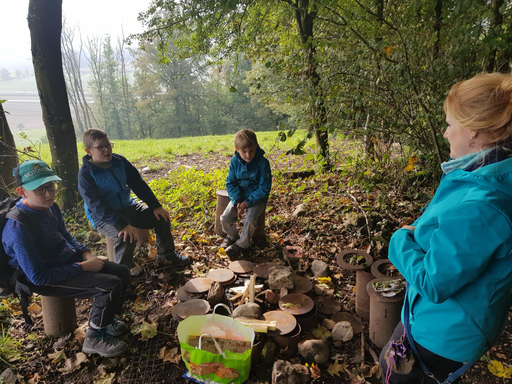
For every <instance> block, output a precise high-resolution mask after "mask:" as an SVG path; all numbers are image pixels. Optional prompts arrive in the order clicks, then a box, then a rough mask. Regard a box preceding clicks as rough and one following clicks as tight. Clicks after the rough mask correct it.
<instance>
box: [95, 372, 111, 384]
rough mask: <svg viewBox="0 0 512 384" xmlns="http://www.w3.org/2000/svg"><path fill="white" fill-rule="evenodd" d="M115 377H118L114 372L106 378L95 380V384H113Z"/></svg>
mask: <svg viewBox="0 0 512 384" xmlns="http://www.w3.org/2000/svg"><path fill="white" fill-rule="evenodd" d="M115 377H116V374H115V373H114V372H112V373H109V374H108V375H107V376H105V377H101V378H99V379H96V380H94V381H93V384H112V383H113V380H114V379H115Z"/></svg>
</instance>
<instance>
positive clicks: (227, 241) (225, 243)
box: [220, 235, 237, 249]
mask: <svg viewBox="0 0 512 384" xmlns="http://www.w3.org/2000/svg"><path fill="white" fill-rule="evenodd" d="M236 240H237V239H233V238H232V237H230V236H228V235H226V237H225V238H224V241H223V242H222V244H221V245H220V247H221V248H224V249H226V248H227V247H229V246H231V245H233V244H235V243H236Z"/></svg>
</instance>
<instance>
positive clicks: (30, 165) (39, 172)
mask: <svg viewBox="0 0 512 384" xmlns="http://www.w3.org/2000/svg"><path fill="white" fill-rule="evenodd" d="M13 174H14V177H15V178H16V184H18V186H22V187H23V188H25V189H26V190H27V191H33V190H34V189H37V188H39V187H40V186H41V185H43V184H46V183H49V182H50V181H62V179H61V178H60V177H58V176H55V173H53V171H52V169H51V168H50V167H49V166H48V164H46V163H45V162H44V161H41V160H37V159H34V160H27V161H24V162H23V163H21V164H20V165H19V166H17V167H16V168H14V172H13Z"/></svg>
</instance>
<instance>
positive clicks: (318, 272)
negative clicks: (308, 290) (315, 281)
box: [311, 260, 329, 277]
mask: <svg viewBox="0 0 512 384" xmlns="http://www.w3.org/2000/svg"><path fill="white" fill-rule="evenodd" d="M311 272H313V275H315V276H316V277H327V276H329V265H327V263H324V262H323V261H322V260H315V261H313V262H312V263H311Z"/></svg>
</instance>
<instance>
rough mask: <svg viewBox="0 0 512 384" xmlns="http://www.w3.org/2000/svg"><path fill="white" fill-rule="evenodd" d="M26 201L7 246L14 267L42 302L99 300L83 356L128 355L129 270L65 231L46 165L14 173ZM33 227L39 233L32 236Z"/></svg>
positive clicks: (9, 227) (14, 217)
mask: <svg viewBox="0 0 512 384" xmlns="http://www.w3.org/2000/svg"><path fill="white" fill-rule="evenodd" d="M14 176H15V178H16V183H17V185H18V187H17V189H16V191H17V192H18V194H19V195H20V196H21V197H22V198H21V199H20V200H19V201H18V202H17V203H16V206H15V208H13V210H11V211H10V212H9V213H8V214H7V217H8V220H7V222H6V225H5V227H4V230H3V232H2V243H3V246H4V249H5V253H6V254H7V255H8V257H9V265H10V266H11V267H12V268H14V269H18V268H19V269H21V271H22V272H23V273H24V274H25V275H26V278H27V280H28V281H29V283H30V288H31V289H32V290H33V291H34V292H36V293H38V294H40V295H43V296H56V297H74V298H80V299H84V298H94V302H93V304H92V309H91V314H90V317H89V326H90V327H89V329H88V330H87V333H86V337H85V340H84V345H83V348H82V350H83V351H84V352H85V353H97V354H99V355H101V356H105V357H114V356H118V355H120V354H122V353H124V352H125V351H126V350H127V349H128V345H127V344H126V343H125V342H124V341H120V340H117V339H116V338H115V337H116V336H120V335H122V334H124V333H127V332H128V331H129V329H128V327H127V326H126V324H125V323H123V322H122V321H118V320H116V318H115V317H114V315H115V314H118V313H119V312H120V311H121V307H122V305H123V300H124V295H125V292H126V288H127V286H128V279H129V275H130V273H129V270H128V268H126V267H125V266H123V265H119V264H115V263H111V262H109V261H107V260H104V258H101V257H97V256H94V255H93V253H92V252H91V250H90V249H88V248H87V247H86V246H84V245H83V244H80V243H79V242H78V241H77V240H76V239H75V238H74V237H73V236H71V234H70V233H69V232H68V231H67V230H66V225H65V222H64V219H63V217H62V213H61V211H60V209H59V206H58V205H57V204H56V203H55V194H56V182H58V181H61V178H59V177H58V176H56V175H55V174H54V173H53V171H52V170H51V169H50V167H48V165H47V164H46V163H45V162H43V161H41V160H28V161H25V162H24V163H22V164H21V165H19V166H18V167H16V168H15V169H14ZM29 220H30V221H31V223H30V224H31V225H26V224H23V222H25V223H27V222H28V221H29ZM31 227H36V228H38V231H37V233H33V232H34V231H33V230H31Z"/></svg>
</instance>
